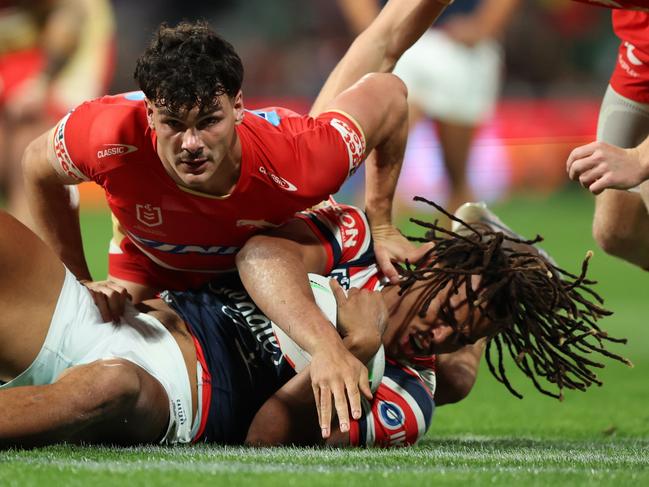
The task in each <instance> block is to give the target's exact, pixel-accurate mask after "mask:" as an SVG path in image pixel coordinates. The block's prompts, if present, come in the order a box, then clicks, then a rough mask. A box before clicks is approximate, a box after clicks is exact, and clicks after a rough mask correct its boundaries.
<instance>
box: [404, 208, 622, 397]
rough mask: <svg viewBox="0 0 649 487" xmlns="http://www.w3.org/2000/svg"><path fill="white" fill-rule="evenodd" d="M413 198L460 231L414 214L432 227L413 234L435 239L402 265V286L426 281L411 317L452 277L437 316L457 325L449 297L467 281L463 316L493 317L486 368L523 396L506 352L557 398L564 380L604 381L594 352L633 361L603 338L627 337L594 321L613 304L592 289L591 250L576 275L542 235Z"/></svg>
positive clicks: (581, 384) (576, 383) (574, 384)
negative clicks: (546, 248) (508, 371)
mask: <svg viewBox="0 0 649 487" xmlns="http://www.w3.org/2000/svg"><path fill="white" fill-rule="evenodd" d="M415 201H423V202H426V203H428V204H430V205H432V206H433V207H435V208H436V209H437V210H438V211H440V212H441V213H443V214H445V215H446V216H447V217H448V218H450V219H451V220H453V221H456V222H459V223H460V224H461V225H462V226H463V231H461V232H452V231H449V230H446V229H444V228H442V227H440V226H438V225H437V222H434V223H429V222H424V221H421V220H416V219H411V221H413V222H414V223H416V224H418V225H420V226H422V227H424V228H426V229H428V231H427V233H426V236H425V238H416V237H409V238H410V239H411V240H413V241H419V242H434V243H435V245H434V247H433V248H432V249H431V250H430V251H428V253H427V254H426V255H425V256H424V257H422V258H421V259H420V260H419V261H418V262H416V263H415V264H414V265H412V264H407V266H406V269H405V271H404V281H403V283H402V284H401V289H400V293H402V294H403V293H407V292H409V290H410V289H411V288H412V286H413V284H415V283H416V282H425V283H426V289H425V291H424V292H422V295H421V296H420V298H419V300H418V303H417V305H416V306H413V309H412V311H411V314H410V316H409V317H407V318H406V320H410V319H412V318H413V317H414V315H415V314H419V315H420V316H425V315H426V311H427V310H428V307H429V305H430V303H431V302H432V300H433V298H434V297H435V295H437V293H438V292H440V291H441V290H443V289H445V288H446V287H447V286H449V284H450V286H451V287H450V292H449V293H448V296H447V298H446V299H445V302H443V303H442V305H441V307H440V317H441V318H442V319H444V320H445V321H446V322H447V323H448V324H450V325H451V326H453V327H455V328H456V329H457V328H459V327H461V326H463V325H464V323H457V321H456V319H455V313H454V309H453V306H452V305H451V302H450V298H451V295H452V294H454V293H455V292H456V291H458V290H460V289H464V290H465V292H466V296H467V299H466V304H467V307H468V311H469V314H468V319H467V320H466V322H467V323H472V322H473V317H474V316H475V314H476V313H481V314H482V315H483V316H486V317H487V318H488V319H490V320H491V321H492V322H493V323H494V324H495V325H496V329H495V331H494V333H493V334H492V335H491V336H489V337H487V340H488V341H487V350H486V357H487V365H488V367H489V370H490V371H491V373H492V374H493V375H494V377H495V378H496V379H497V380H498V381H499V382H501V383H502V384H504V385H505V387H507V389H508V390H509V391H510V392H511V393H512V394H514V395H515V396H516V397H519V398H520V397H522V396H521V395H520V394H519V393H518V392H517V391H516V390H515V389H514V388H513V387H512V385H511V383H510V382H509V380H508V379H507V376H506V375H505V366H504V361H503V358H504V355H505V354H506V353H508V354H509V355H510V356H511V357H512V358H513V359H514V363H515V364H516V365H517V366H518V368H519V369H520V370H521V371H522V372H523V373H524V374H525V375H526V376H527V377H529V378H530V379H531V380H532V382H533V383H534V386H535V387H536V389H537V390H538V391H540V392H541V393H543V394H546V395H549V396H552V397H555V398H558V399H560V400H561V399H563V389H564V388H567V389H578V390H582V391H583V390H585V389H586V388H588V387H589V386H590V385H592V384H597V385H601V384H602V382H601V381H600V379H599V378H598V377H597V375H596V374H595V373H594V371H593V369H594V368H600V367H603V366H604V365H603V364H602V363H600V362H597V361H596V360H595V357H596V356H598V355H599V356H600V357H601V356H604V357H608V358H612V359H614V360H617V361H620V362H623V363H625V364H627V365H629V366H630V365H631V362H629V361H628V360H627V359H625V358H624V357H621V356H619V355H616V354H614V353H612V352H610V351H609V350H607V349H606V342H615V343H626V339H619V338H613V337H611V336H609V335H608V333H606V332H605V331H603V330H601V329H600V328H599V327H598V325H597V321H598V320H599V319H600V318H602V317H604V316H607V315H610V314H611V312H610V311H609V310H607V309H605V308H604V307H603V306H602V305H603V300H602V298H601V297H600V296H599V295H598V294H597V293H596V292H595V291H593V290H592V288H591V286H592V285H593V284H596V282H595V281H592V280H589V279H587V278H586V273H587V270H588V261H589V259H590V257H591V255H592V253H591V252H589V253H588V254H587V255H586V258H585V259H584V261H583V263H582V268H581V272H580V273H579V275H575V274H572V273H570V272H568V271H566V270H564V269H561V268H559V267H557V266H556V265H555V264H554V263H552V262H550V261H549V259H547V258H546V257H545V256H544V255H542V254H541V253H540V252H539V251H538V250H537V249H536V248H535V247H534V244H536V243H538V242H540V241H541V240H542V238H541V237H540V236H537V237H536V238H535V239H533V240H524V239H520V238H517V237H515V236H513V235H510V234H508V233H503V232H502V231H497V230H495V229H493V228H491V227H489V226H488V225H485V224H482V223H476V224H469V223H466V222H464V221H462V220H460V219H459V218H457V217H455V216H454V215H451V214H450V213H448V212H447V211H446V210H444V209H443V208H442V207H440V206H439V205H437V204H435V203H434V202H432V201H428V200H426V199H424V198H421V197H416V198H415ZM472 275H480V276H481V282H480V284H479V289H474V288H473V285H472V284H471V276H472ZM404 321H405V320H404ZM494 352H495V354H496V357H495V360H494V357H493V355H494ZM538 377H543V378H544V379H545V380H546V381H548V382H550V383H552V384H554V385H555V386H556V388H557V389H558V391H557V392H554V391H549V390H547V389H546V388H544V387H543V385H541V383H540V382H539V380H538Z"/></svg>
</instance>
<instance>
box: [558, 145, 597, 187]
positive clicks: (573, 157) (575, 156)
mask: <svg viewBox="0 0 649 487" xmlns="http://www.w3.org/2000/svg"><path fill="white" fill-rule="evenodd" d="M600 144H601V143H600V142H591V143H590V144H586V145H582V146H580V147H577V148H575V149H573V150H572V152H571V153H570V155H569V156H568V160H567V161H566V171H567V172H568V173H570V170H571V168H572V166H573V164H574V163H575V161H578V160H580V159H585V158H586V157H590V156H591V155H592V154H593V152H594V151H595V150H596V149H597V147H599V146H600ZM570 178H571V179H574V178H573V177H572V176H570Z"/></svg>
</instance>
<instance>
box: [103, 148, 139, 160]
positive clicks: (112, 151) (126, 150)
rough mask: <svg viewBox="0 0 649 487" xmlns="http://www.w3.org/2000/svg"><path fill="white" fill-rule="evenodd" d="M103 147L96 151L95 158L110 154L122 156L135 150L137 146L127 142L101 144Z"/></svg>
mask: <svg viewBox="0 0 649 487" xmlns="http://www.w3.org/2000/svg"><path fill="white" fill-rule="evenodd" d="M102 147H103V149H100V150H98V151H97V159H103V158H104V157H110V156H123V155H124V154H130V153H131V152H135V151H136V150H137V147H135V146H134V145H128V144H103V145H102Z"/></svg>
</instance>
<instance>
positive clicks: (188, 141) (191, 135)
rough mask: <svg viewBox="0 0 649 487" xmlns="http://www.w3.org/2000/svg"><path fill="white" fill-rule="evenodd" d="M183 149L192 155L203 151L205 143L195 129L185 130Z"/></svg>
mask: <svg viewBox="0 0 649 487" xmlns="http://www.w3.org/2000/svg"><path fill="white" fill-rule="evenodd" d="M181 148H182V150H184V151H187V152H190V153H197V152H200V151H201V150H202V149H203V142H202V141H201V138H200V137H199V135H198V132H197V130H196V129H195V128H188V129H187V130H185V132H184V133H183V139H182V146H181Z"/></svg>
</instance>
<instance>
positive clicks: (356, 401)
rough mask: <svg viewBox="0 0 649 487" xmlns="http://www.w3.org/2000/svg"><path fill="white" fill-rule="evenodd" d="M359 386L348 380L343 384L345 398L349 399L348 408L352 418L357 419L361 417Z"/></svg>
mask: <svg viewBox="0 0 649 487" xmlns="http://www.w3.org/2000/svg"><path fill="white" fill-rule="evenodd" d="M361 376H362V374H361ZM366 378H367V374H366ZM359 386H360V384H355V383H354V382H348V383H346V384H345V389H346V392H347V398H348V399H349V409H350V410H351V412H352V418H353V419H359V418H360V417H361V393H360V390H359ZM340 431H343V429H342V424H341V427H340ZM343 433H344V431H343Z"/></svg>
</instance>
